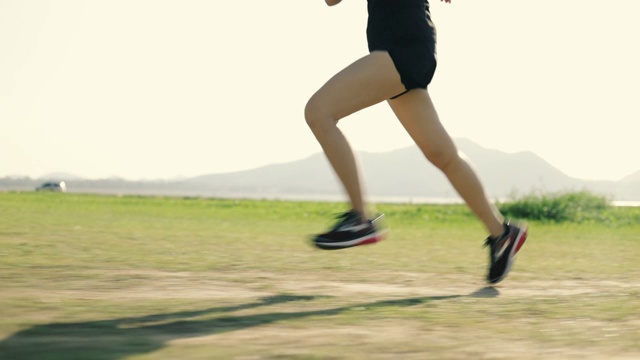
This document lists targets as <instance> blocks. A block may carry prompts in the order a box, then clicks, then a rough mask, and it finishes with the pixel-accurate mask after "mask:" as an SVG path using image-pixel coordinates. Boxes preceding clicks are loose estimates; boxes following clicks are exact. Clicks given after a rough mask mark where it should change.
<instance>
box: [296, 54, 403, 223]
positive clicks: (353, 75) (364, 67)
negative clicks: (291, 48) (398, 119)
mask: <svg viewBox="0 0 640 360" xmlns="http://www.w3.org/2000/svg"><path fill="white" fill-rule="evenodd" d="M403 90H404V86H403V85H402V82H401V81H400V75H399V74H398V72H397V71H396V69H395V66H394V64H393V61H392V60H391V57H390V56H389V54H388V53H386V52H378V51H376V52H373V53H371V54H369V55H367V56H365V57H363V58H361V59H359V60H357V61H356V62H354V63H353V64H351V65H349V66H348V67H347V68H345V69H344V70H342V71H341V72H339V73H338V74H336V75H335V76H334V77H333V78H331V79H330V80H329V81H328V82H327V83H326V84H324V86H322V87H321V88H320V90H318V91H317V92H316V93H315V94H314V95H313V96H312V97H311V99H310V100H309V102H308V103H307V106H306V108H305V118H306V120H307V124H309V127H310V128H311V131H313V134H314V135H315V137H316V139H317V140H318V142H319V143H320V146H322V149H323V150H324V153H325V155H326V156H327V159H328V160H329V163H330V164H331V166H332V167H333V170H334V171H335V173H336V175H337V176H338V178H339V179H340V182H341V183H342V185H343V186H344V189H345V191H346V193H347V195H348V196H349V200H350V202H351V205H352V207H353V209H354V210H356V211H358V212H360V213H361V214H365V213H366V209H365V204H364V199H363V185H362V181H361V179H360V173H359V170H358V164H357V160H356V157H355V155H354V152H353V150H352V149H351V147H350V145H349V143H348V141H347V139H346V138H345V137H344V135H343V134H342V132H341V131H340V129H339V128H338V126H337V125H338V121H339V120H340V119H342V118H344V117H346V116H348V115H350V114H353V113H354V112H356V111H358V110H361V109H364V108H366V107H369V106H371V105H374V104H377V103H380V102H382V101H384V100H386V99H388V98H390V97H392V96H394V95H397V94H398V93H400V92H402V91H403Z"/></svg>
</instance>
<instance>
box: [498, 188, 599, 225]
mask: <svg viewBox="0 0 640 360" xmlns="http://www.w3.org/2000/svg"><path fill="white" fill-rule="evenodd" d="M609 207H610V201H609V199H608V198H607V197H606V196H603V195H598V194H594V193H591V192H588V191H578V192H558V193H535V192H534V193H530V194H527V195H524V196H520V197H517V196H512V198H511V199H510V200H508V201H506V202H504V203H499V204H498V208H499V209H500V211H501V212H502V213H503V214H504V215H505V216H507V217H513V218H518V219H529V220H548V221H553V222H567V221H568V222H583V221H589V220H601V219H604V217H605V216H606V211H607V209H608V208H609Z"/></svg>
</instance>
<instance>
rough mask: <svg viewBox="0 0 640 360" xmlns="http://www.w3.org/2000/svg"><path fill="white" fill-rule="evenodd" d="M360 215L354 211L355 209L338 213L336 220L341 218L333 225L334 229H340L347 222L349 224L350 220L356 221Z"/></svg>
mask: <svg viewBox="0 0 640 360" xmlns="http://www.w3.org/2000/svg"><path fill="white" fill-rule="evenodd" d="M359 217H360V215H359V214H358V213H357V212H355V211H353V210H349V211H346V212H343V213H341V214H338V215H336V220H339V221H338V223H337V224H336V225H335V226H334V227H333V229H334V230H335V229H338V228H340V227H342V226H343V225H345V224H348V223H349V222H354V221H355V220H356V219H357V218H359Z"/></svg>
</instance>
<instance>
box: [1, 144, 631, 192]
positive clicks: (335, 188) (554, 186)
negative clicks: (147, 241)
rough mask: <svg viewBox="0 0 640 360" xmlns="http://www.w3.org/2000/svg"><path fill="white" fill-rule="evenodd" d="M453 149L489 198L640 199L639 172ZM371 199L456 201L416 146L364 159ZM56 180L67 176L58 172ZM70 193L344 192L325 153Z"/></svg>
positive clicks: (75, 184)
mask: <svg viewBox="0 0 640 360" xmlns="http://www.w3.org/2000/svg"><path fill="white" fill-rule="evenodd" d="M456 144H457V145H458V148H459V150H460V151H461V152H463V153H464V154H465V155H466V156H467V157H468V158H469V159H470V160H471V162H472V163H473V164H474V166H475V168H476V170H477V171H478V173H479V174H480V177H481V179H482V181H483V182H484V184H485V187H486V189H487V192H488V194H489V196H490V197H492V198H505V197H508V196H509V195H510V194H512V193H514V192H515V193H520V194H523V193H528V192H530V191H532V190H539V191H544V192H553V191H564V190H585V189H586V190H591V191H594V192H598V193H601V194H605V195H608V196H610V197H611V198H612V199H613V200H620V201H640V171H639V172H637V173H634V174H632V175H630V176H628V177H625V178H624V179H622V180H620V181H617V182H616V181H585V180H580V179H575V178H572V177H569V176H567V175H565V174H564V173H562V172H561V171H560V170H558V169H556V168H555V167H553V166H552V165H550V164H549V163H548V162H546V161H545V160H543V159H542V158H540V157H539V156H537V155H535V154H533V153H531V152H519V153H505V152H502V151H498V150H492V149H487V148H484V147H481V146H479V145H477V144H475V143H473V142H472V141H470V140H467V139H456ZM360 160H361V163H362V170H363V174H364V178H365V182H366V186H367V193H368V194H369V195H370V196H372V197H374V198H377V199H392V198H393V199H396V200H400V201H412V200H416V199H418V200H422V199H446V200H448V201H456V200H459V198H458V195H457V194H456V193H455V191H454V190H453V188H452V186H451V185H450V184H449V182H448V181H447V179H446V178H445V176H444V175H443V174H442V173H441V172H440V171H439V170H438V169H436V168H435V167H434V166H433V165H432V164H430V163H429V162H428V161H427V160H426V159H425V157H424V156H423V155H422V153H421V152H420V151H419V149H418V148H417V147H416V146H410V147H407V148H403V149H399V150H395V151H390V152H384V153H369V152H363V153H360ZM53 175H57V176H56V178H58V177H59V175H64V174H53ZM41 180H42V179H38V180H34V179H29V178H4V179H0V190H3V189H4V190H32V189H33V188H34V187H35V186H37V185H38V184H39V182H40V181H41ZM60 180H65V181H66V182H67V188H68V189H69V191H70V192H87V193H117V194H143V195H178V196H205V197H249V198H282V199H287V198H297V199H311V200H315V199H332V200H333V199H344V196H343V192H342V189H341V188H340V185H339V183H338V181H337V178H336V176H335V175H334V174H333V172H332V170H331V169H330V167H329V164H328V162H327V160H326V159H325V157H324V155H323V154H315V155H312V156H309V157H307V158H305V159H301V160H297V161H292V162H288V163H282V164H273V165H268V166H263V167H259V168H256V169H252V170H246V171H239V172H234V173H224V174H208V175H203V176H198V177H194V178H188V179H182V180H160V181H127V180H123V179H102V180H82V179H77V178H75V179H60Z"/></svg>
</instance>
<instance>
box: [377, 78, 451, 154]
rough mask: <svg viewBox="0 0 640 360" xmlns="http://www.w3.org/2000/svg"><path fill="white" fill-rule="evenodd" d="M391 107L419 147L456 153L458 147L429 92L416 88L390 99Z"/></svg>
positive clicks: (425, 150) (427, 150) (428, 152)
mask: <svg viewBox="0 0 640 360" xmlns="http://www.w3.org/2000/svg"><path fill="white" fill-rule="evenodd" d="M389 105H390V106H391V109H392V110H393V112H394V113H395V114H396V117H397V118H398V120H399V121H400V123H401V124H402V126H404V128H405V129H406V130H407V132H408V133H409V135H410V136H411V138H412V139H413V140H414V141H415V143H416V144H417V145H418V147H419V148H420V149H421V150H422V151H423V152H424V153H425V154H426V155H428V154H438V155H440V156H442V155H444V156H445V157H446V156H448V155H452V154H455V153H456V152H457V149H456V147H455V144H454V142H453V140H452V139H451V137H450V136H449V134H448V133H447V131H446V130H445V128H444V126H443V125H442V123H441V122H440V118H439V117H438V113H437V112H436V109H435V107H434V106H433V102H432V101H431V97H430V96H429V93H428V92H427V90H425V89H414V90H411V91H409V92H408V93H406V94H404V95H402V96H400V97H398V98H396V99H392V100H389Z"/></svg>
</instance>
